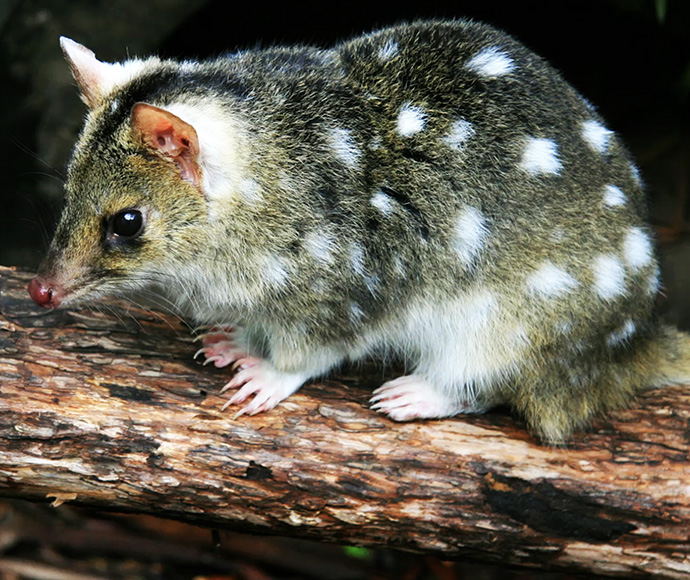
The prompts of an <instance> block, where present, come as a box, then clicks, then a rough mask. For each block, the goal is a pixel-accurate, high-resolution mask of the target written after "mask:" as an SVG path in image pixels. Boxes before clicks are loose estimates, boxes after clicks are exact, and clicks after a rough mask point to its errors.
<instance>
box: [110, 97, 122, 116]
mask: <svg viewBox="0 0 690 580" xmlns="http://www.w3.org/2000/svg"><path fill="white" fill-rule="evenodd" d="M119 106H120V100H119V99H113V102H112V103H110V112H111V113H114V112H115V111H117V109H118V108H119Z"/></svg>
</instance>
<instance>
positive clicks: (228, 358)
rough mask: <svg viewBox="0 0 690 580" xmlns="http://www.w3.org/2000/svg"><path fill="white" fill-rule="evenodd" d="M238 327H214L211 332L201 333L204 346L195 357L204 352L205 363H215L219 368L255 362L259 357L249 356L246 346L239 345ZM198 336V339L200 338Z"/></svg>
mask: <svg viewBox="0 0 690 580" xmlns="http://www.w3.org/2000/svg"><path fill="white" fill-rule="evenodd" d="M237 332H238V331H237V329H236V328H234V327H232V326H224V327H214V328H213V329H211V331H210V332H207V333H205V334H202V335H200V336H199V337H198V338H200V339H201V344H202V347H201V348H200V349H199V350H197V351H196V353H195V354H194V358H196V357H198V356H199V355H200V354H203V355H204V357H205V358H206V360H205V361H204V365H207V364H209V363H213V366H215V367H217V368H222V367H226V366H228V365H230V364H233V363H234V365H233V366H234V368H242V367H245V366H250V365H251V364H255V362H256V361H258V360H259V359H257V358H255V357H252V356H249V353H248V352H247V349H246V348H243V347H241V346H238V345H237ZM198 338H197V340H198Z"/></svg>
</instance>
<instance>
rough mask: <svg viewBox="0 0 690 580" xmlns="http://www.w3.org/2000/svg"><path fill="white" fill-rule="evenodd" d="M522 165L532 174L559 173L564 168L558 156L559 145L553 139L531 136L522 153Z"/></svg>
mask: <svg viewBox="0 0 690 580" xmlns="http://www.w3.org/2000/svg"><path fill="white" fill-rule="evenodd" d="M520 167H522V168H523V169H524V170H525V171H527V172H528V173H531V174H532V175H538V174H540V173H554V174H558V173H559V172H560V170H561V169H562V168H563V164H562V163H561V160H560V159H559V158H558V147H557V145H556V143H555V142H554V141H553V140H552V139H539V138H537V137H530V138H529V139H528V140H527V145H526V146H525V150H524V151H523V153H522V161H521V162H520Z"/></svg>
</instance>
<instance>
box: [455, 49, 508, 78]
mask: <svg viewBox="0 0 690 580" xmlns="http://www.w3.org/2000/svg"><path fill="white" fill-rule="evenodd" d="M465 67H466V68H468V69H469V70H471V71H474V72H475V73H477V74H478V75H480V76H483V77H488V78H493V77H500V76H503V75H506V74H508V73H509V72H511V71H513V70H514V69H515V62H514V61H513V59H512V58H511V57H510V56H508V54H506V53H505V52H504V51H503V50H501V49H500V48H498V47H497V46H490V47H488V48H485V49H483V50H480V51H479V52H478V53H477V54H475V55H474V56H473V57H472V58H471V59H470V60H469V61H467V64H466V65H465Z"/></svg>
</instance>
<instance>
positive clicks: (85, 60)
mask: <svg viewBox="0 0 690 580" xmlns="http://www.w3.org/2000/svg"><path fill="white" fill-rule="evenodd" d="M61 45H62V48H63V51H64V53H65V56H66V58H67V61H68V63H69V65H70V68H71V70H72V73H73V75H74V78H75V80H76V81H77V84H78V86H79V89H80V92H81V97H82V100H83V101H84V102H85V103H86V104H87V106H88V107H89V115H88V117H87V121H86V125H85V127H84V130H83V132H82V135H81V137H80V139H79V141H78V143H77V145H76V147H75V150H74V153H73V157H72V161H71V163H70V166H69V171H68V179H67V182H66V184H65V206H64V209H63V212H62V215H61V218H60V221H59V224H58V227H57V230H56V232H55V236H54V238H53V241H52V243H51V245H50V248H49V251H48V254H47V256H46V258H45V259H44V261H43V263H42V264H41V267H40V269H39V273H38V275H37V276H36V277H35V278H34V279H33V280H31V282H30V283H29V286H28V290H29V294H30V295H31V297H32V299H33V300H34V302H35V303H36V304H38V305H39V306H43V307H45V308H57V307H58V306H61V305H63V304H71V303H75V302H81V301H84V300H89V301H93V300H95V299H97V298H99V297H101V296H104V295H110V294H119V293H122V292H125V291H127V290H132V289H137V288H140V287H142V286H145V285H147V284H148V283H150V282H152V281H156V282H163V283H165V280H164V276H166V275H167V276H170V275H171V274H170V273H169V272H174V268H175V261H176V260H179V259H184V258H185V257H189V256H187V254H189V253H190V252H193V251H194V244H195V243H199V240H200V238H201V237H202V231H200V230H203V226H202V225H201V224H202V223H203V222H204V221H205V218H206V205H205V204H204V200H203V194H202V193H201V177H202V176H201V169H200V166H199V163H198V156H199V142H198V138H197V134H196V131H195V129H194V127H192V126H191V125H189V124H188V123H186V122H185V121H183V120H182V119H180V118H178V117H176V116H175V115H173V114H172V113H170V112H168V111H165V110H163V109H160V108H158V107H155V106H153V105H151V104H147V103H141V102H140V103H136V104H135V105H134V106H133V107H132V109H131V111H128V114H127V115H126V117H125V118H124V120H122V121H121V122H119V123H114V122H113V121H112V119H111V120H110V121H108V116H107V115H106V114H105V111H106V109H107V108H108V107H109V106H110V105H112V102H111V101H112V99H111V95H112V93H113V92H114V91H116V89H117V88H118V87H119V86H121V85H122V84H124V83H126V82H127V81H128V80H129V79H131V78H132V76H133V74H135V73H136V72H137V70H140V69H141V68H142V67H144V66H146V64H147V63H145V62H143V61H130V62H129V63H125V64H124V65H123V64H108V63H103V62H100V61H98V60H97V59H96V57H95V55H94V54H93V53H92V52H91V51H90V50H88V49H86V48H85V47H83V46H81V45H79V44H77V43H75V42H73V41H71V40H69V39H66V38H62V39H61ZM109 103H110V105H109Z"/></svg>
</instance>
